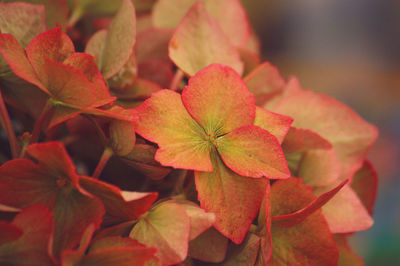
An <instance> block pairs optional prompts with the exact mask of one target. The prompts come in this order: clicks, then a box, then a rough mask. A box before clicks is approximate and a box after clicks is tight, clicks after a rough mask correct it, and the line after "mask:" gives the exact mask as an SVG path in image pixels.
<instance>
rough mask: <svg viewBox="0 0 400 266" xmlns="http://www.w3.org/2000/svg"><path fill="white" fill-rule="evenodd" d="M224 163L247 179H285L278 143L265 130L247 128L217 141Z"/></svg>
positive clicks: (284, 169) (284, 167)
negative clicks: (247, 177) (263, 177)
mask: <svg viewBox="0 0 400 266" xmlns="http://www.w3.org/2000/svg"><path fill="white" fill-rule="evenodd" d="M216 143H217V144H216V146H217V150H218V153H219V154H220V155H221V158H222V160H223V161H224V163H225V164H226V165H227V166H228V167H229V168H231V169H232V170H233V171H234V172H235V173H238V174H239V175H242V176H249V177H262V176H265V177H268V178H277V179H281V178H288V177H290V172H289V169H288V166H287V162H286V159H285V156H284V154H283V151H282V148H281V146H280V144H279V142H278V140H277V139H276V138H275V137H274V136H273V135H271V134H270V133H268V131H266V130H264V129H261V128H259V127H257V126H253V125H248V126H243V127H240V128H237V129H235V130H234V131H232V132H230V133H228V134H226V135H224V136H222V137H219V138H217V140H216Z"/></svg>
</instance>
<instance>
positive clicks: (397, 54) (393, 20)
mask: <svg viewBox="0 0 400 266" xmlns="http://www.w3.org/2000/svg"><path fill="white" fill-rule="evenodd" d="M243 3H244V5H245V7H246V8H247V10H248V12H249V17H250V20H251V23H252V25H253V27H254V29H255V31H256V33H257V34H258V36H259V37H260V41H261V45H262V54H263V59H264V60H267V61H270V62H271V63H273V64H275V65H277V66H278V69H279V70H280V71H281V73H282V75H283V76H284V77H285V78H288V77H290V76H291V75H295V76H297V77H298V78H299V80H300V82H301V84H302V87H303V88H307V89H311V90H314V91H318V92H323V93H326V94H328V95H330V96H333V97H335V98H337V99H339V100H340V101H342V102H344V103H346V104H347V105H349V106H350V107H352V108H353V109H354V110H355V111H357V112H358V113H359V114H360V115H361V116H362V117H363V118H365V119H366V120H367V121H369V122H371V123H373V124H375V125H377V126H378V128H379V130H380V137H379V139H378V141H377V143H376V145H375V147H374V148H373V149H372V150H371V152H370V154H369V159H370V160H371V161H372V163H373V164H374V166H375V167H376V170H377V172H378V174H379V177H380V184H379V190H378V198H377V202H376V205H375V213H374V220H375V225H374V226H373V227H372V228H371V229H369V230H367V231H364V232H360V233H357V234H356V236H354V237H353V238H352V239H351V245H352V246H353V248H354V250H355V251H356V252H357V253H358V254H359V255H360V256H362V257H363V258H364V259H365V263H366V265H389V266H390V265H400V1H398V0H324V1H320V0H301V1H293V0H280V1H274V0H243Z"/></svg>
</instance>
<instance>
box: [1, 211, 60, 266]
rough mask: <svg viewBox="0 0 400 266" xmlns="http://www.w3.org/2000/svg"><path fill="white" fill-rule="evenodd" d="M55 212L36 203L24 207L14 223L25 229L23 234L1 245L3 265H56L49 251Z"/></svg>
mask: <svg viewBox="0 0 400 266" xmlns="http://www.w3.org/2000/svg"><path fill="white" fill-rule="evenodd" d="M52 216H53V214H52V213H51V212H50V211H49V209H47V208H46V207H44V206H40V205H35V206H32V207H29V208H26V209H24V210H23V211H22V212H20V213H19V214H18V215H17V216H16V217H15V218H14V220H13V222H12V225H14V226H16V227H17V228H21V229H22V230H23V234H22V236H20V237H19V238H18V239H17V240H15V241H13V242H9V243H7V244H4V245H1V246H0V264H1V265H24V264H25V265H26V263H27V260H29V264H30V265H43V266H47V265H49V266H51V265H54V262H53V261H52V258H51V256H50V253H49V245H50V243H51V241H52V235H53V229H54V222H53V219H52Z"/></svg>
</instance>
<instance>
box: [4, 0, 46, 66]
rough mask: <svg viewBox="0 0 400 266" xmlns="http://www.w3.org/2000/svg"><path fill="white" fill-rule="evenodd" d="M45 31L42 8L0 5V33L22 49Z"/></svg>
mask: <svg viewBox="0 0 400 266" xmlns="http://www.w3.org/2000/svg"><path fill="white" fill-rule="evenodd" d="M45 30H46V19H45V8H44V6H42V5H31V4H28V3H24V2H14V3H0V32H1V33H9V34H11V35H12V36H14V38H15V39H16V40H17V41H18V42H19V43H21V45H22V46H23V47H26V46H27V45H28V43H29V42H30V41H31V40H32V39H33V38H34V37H36V36H37V35H39V34H40V33H42V32H43V31H45ZM0 60H1V59H0Z"/></svg>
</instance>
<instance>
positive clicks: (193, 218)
mask: <svg viewBox="0 0 400 266" xmlns="http://www.w3.org/2000/svg"><path fill="white" fill-rule="evenodd" d="M168 202H172V203H177V204H179V205H180V206H182V207H183V208H184V209H185V211H186V213H187V215H188V216H189V218H190V235H189V241H191V240H193V239H195V238H196V237H198V236H199V235H200V234H202V233H203V232H204V231H206V230H207V229H208V228H210V227H211V226H212V225H213V224H214V221H215V215H214V214H213V213H208V212H205V211H204V210H203V209H202V208H200V207H199V206H198V205H196V204H195V203H193V202H191V201H188V200H184V199H172V200H170V201H168Z"/></svg>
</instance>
